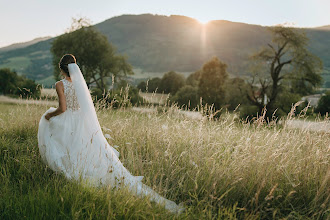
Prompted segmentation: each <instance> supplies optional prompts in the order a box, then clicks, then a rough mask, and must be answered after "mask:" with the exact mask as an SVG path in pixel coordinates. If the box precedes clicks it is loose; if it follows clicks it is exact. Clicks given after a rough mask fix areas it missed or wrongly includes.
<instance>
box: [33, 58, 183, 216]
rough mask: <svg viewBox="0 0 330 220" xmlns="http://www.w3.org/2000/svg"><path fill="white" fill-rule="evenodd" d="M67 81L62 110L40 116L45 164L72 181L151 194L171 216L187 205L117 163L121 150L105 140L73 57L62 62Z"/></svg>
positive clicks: (59, 87) (61, 87)
mask: <svg viewBox="0 0 330 220" xmlns="http://www.w3.org/2000/svg"><path fill="white" fill-rule="evenodd" d="M59 67H60V70H61V73H62V75H63V76H64V77H65V78H64V79H63V80H61V81H58V82H57V83H56V92H57V94H58V98H59V106H58V108H50V109H49V110H47V111H46V112H45V114H44V115H43V116H42V117H41V119H40V122H39V129H38V144H39V150H40V154H41V157H42V159H43V161H44V162H45V163H46V164H47V165H48V166H49V167H50V168H51V169H52V170H54V171H55V172H61V173H63V174H64V175H65V176H66V177H67V178H69V179H76V180H84V181H86V182H88V183H90V184H93V185H96V186H99V185H110V186H111V187H112V188H113V187H120V186H122V185H124V186H126V187H127V188H128V189H129V190H130V191H131V192H132V193H133V194H135V195H137V196H149V197H150V199H151V201H154V202H156V203H159V204H162V205H164V206H165V208H166V209H168V210H169V211H171V212H173V213H180V212H182V211H183V210H184V208H183V206H181V205H177V204H176V203H175V202H173V201H170V200H168V199H165V198H164V197H162V196H160V195H159V194H157V193H156V192H155V191H153V190H152V189H151V188H150V187H148V186H146V185H145V184H143V183H142V182H141V181H142V178H143V176H133V175H132V174H131V173H130V172H129V171H128V170H127V169H126V168H125V167H124V166H123V164H122V163H121V162H120V160H119V159H118V157H119V152H118V151H116V150H115V149H114V148H113V147H111V146H110V145H109V144H108V142H107V140H106V139H105V137H104V136H103V133H102V130H101V127H100V124H99V122H98V119H97V115H96V112H95V108H94V105H93V102H92V99H91V96H90V93H89V90H88V88H87V85H86V82H85V80H84V78H83V75H82V73H81V71H80V69H79V67H78V65H77V64H76V59H75V57H74V56H73V55H71V54H66V55H64V56H63V57H62V58H61V60H60V63H59Z"/></svg>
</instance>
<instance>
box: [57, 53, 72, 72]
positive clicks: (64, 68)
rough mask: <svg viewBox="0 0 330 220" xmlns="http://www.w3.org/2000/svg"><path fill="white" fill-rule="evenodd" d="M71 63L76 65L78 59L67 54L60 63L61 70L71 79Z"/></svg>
mask: <svg viewBox="0 0 330 220" xmlns="http://www.w3.org/2000/svg"><path fill="white" fill-rule="evenodd" d="M70 63H76V58H75V57H74V56H73V55H72V54H65V55H64V56H63V57H62V58H61V60H60V62H59V68H60V69H61V70H62V71H63V72H65V73H66V74H67V75H68V76H69V77H70V73H69V68H68V65H69V64H70Z"/></svg>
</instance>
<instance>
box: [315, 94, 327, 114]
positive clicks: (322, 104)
mask: <svg viewBox="0 0 330 220" xmlns="http://www.w3.org/2000/svg"><path fill="white" fill-rule="evenodd" d="M316 111H317V112H319V113H320V114H321V115H325V114H326V113H328V114H329V113H330V92H327V93H326V94H325V95H324V96H322V97H321V98H320V100H319V102H318V104H317V108H316Z"/></svg>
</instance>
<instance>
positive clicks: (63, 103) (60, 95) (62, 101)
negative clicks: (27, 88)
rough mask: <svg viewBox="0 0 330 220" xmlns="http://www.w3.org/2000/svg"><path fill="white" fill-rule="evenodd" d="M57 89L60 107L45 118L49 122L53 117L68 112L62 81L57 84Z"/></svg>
mask: <svg viewBox="0 0 330 220" xmlns="http://www.w3.org/2000/svg"><path fill="white" fill-rule="evenodd" d="M55 87H56V92H57V95H58V102H59V105H58V108H57V109H56V110H55V111H53V112H50V113H48V114H47V115H46V116H45V118H46V119H47V120H49V119H50V118H51V117H54V116H56V115H59V114H62V113H63V112H65V110H66V101H65V95H64V86H63V82H61V81H60V82H58V83H56V85H55Z"/></svg>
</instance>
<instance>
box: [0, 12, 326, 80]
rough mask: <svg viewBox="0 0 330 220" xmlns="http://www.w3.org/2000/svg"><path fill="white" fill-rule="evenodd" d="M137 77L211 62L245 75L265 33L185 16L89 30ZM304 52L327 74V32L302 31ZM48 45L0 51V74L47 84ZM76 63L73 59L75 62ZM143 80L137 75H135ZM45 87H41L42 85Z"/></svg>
mask: <svg viewBox="0 0 330 220" xmlns="http://www.w3.org/2000/svg"><path fill="white" fill-rule="evenodd" d="M95 28H96V29H98V30H99V31H100V32H102V33H103V34H104V35H106V36H107V38H108V39H109V41H110V42H111V43H112V44H113V45H114V46H115V47H116V48H117V51H118V52H119V53H121V54H125V55H126V56H127V57H128V60H129V62H130V63H131V64H132V65H133V66H134V68H136V69H140V72H142V73H143V72H151V73H155V74H157V73H163V72H167V71H169V70H175V71H178V72H187V73H189V72H194V71H196V70H198V69H199V68H200V67H201V66H202V65H203V63H205V61H207V60H208V59H210V58H211V57H212V56H218V57H219V58H220V59H221V60H223V61H224V62H226V63H227V64H228V71H229V73H230V74H232V75H244V74H246V73H247V72H248V71H247V67H248V57H249V55H250V54H252V53H253V52H255V51H257V50H258V49H260V48H261V47H262V46H263V45H265V44H266V43H267V42H269V41H270V37H271V36H270V35H269V33H268V31H267V27H264V26H260V25H251V24H245V23H238V22H231V21H225V20H216V21H211V22H209V23H208V24H206V25H202V24H200V23H199V22H198V21H196V20H194V19H192V18H189V17H185V16H178V15H172V16H161V15H151V14H143V15H122V16H118V17H113V18H110V19H108V20H106V21H104V22H101V23H99V24H96V25H95ZM305 32H306V34H307V36H308V37H309V39H310V44H309V49H310V50H311V51H312V52H313V53H314V54H316V55H318V56H319V57H320V58H321V59H322V60H323V63H324V68H325V69H324V72H325V73H328V74H329V73H330V59H329V57H330V29H328V28H327V27H319V28H309V29H305ZM53 40H54V38H52V39H48V40H44V41H40V42H37V43H35V44H32V45H29V46H25V47H22V48H15V49H11V50H7V51H1V49H0V68H2V67H9V68H12V69H15V70H16V71H17V72H18V73H19V74H23V75H26V76H27V77H29V78H32V79H35V80H43V81H49V80H51V77H50V76H51V75H52V72H53V67H52V62H51V59H52V57H51V54H50V52H49V49H50V47H51V42H52V41H53ZM77 59H78V60H79V57H77ZM139 77H143V74H139ZM45 84H46V83H45Z"/></svg>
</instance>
